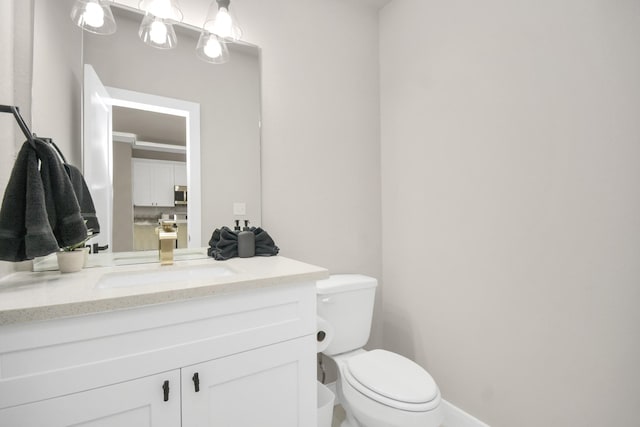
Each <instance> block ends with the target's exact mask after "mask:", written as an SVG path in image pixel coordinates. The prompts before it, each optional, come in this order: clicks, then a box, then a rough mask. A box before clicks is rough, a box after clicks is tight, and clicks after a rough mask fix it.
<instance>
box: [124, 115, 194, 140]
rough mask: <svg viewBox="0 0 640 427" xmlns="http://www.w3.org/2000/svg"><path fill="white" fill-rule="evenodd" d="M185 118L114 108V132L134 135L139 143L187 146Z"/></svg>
mask: <svg viewBox="0 0 640 427" xmlns="http://www.w3.org/2000/svg"><path fill="white" fill-rule="evenodd" d="M186 129H187V123H186V119H185V118H184V117H179V116H173V115H169V114H162V113H153V112H151V111H143V110H136V109H132V108H126V107H115V106H114V107H113V130H114V131H116V132H126V133H133V134H135V135H136V139H137V140H138V141H148V142H159V143H162V144H175V145H183V146H185V145H187V132H186Z"/></svg>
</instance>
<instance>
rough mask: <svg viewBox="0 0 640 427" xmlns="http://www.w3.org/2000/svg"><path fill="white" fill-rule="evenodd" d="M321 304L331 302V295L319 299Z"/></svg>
mask: <svg viewBox="0 0 640 427" xmlns="http://www.w3.org/2000/svg"><path fill="white" fill-rule="evenodd" d="M320 301H321V302H322V303H323V304H333V299H332V298H331V297H325V298H322V299H321V300H320Z"/></svg>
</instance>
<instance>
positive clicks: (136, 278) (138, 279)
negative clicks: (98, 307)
mask: <svg viewBox="0 0 640 427" xmlns="http://www.w3.org/2000/svg"><path fill="white" fill-rule="evenodd" d="M233 274H234V272H233V271H232V270H230V269H229V268H227V267H223V266H220V265H200V266H189V267H186V266H185V267H176V266H166V267H159V268H158V269H154V270H153V271H149V270H142V271H128V272H118V273H107V274H105V275H104V276H102V277H101V278H100V280H99V281H98V283H97V284H96V287H97V288H102V289H106V288H127V287H132V286H146V285H160V284H165V283H175V282H178V281H180V282H191V281H204V280H208V279H215V278H218V277H228V276H232V275H233Z"/></svg>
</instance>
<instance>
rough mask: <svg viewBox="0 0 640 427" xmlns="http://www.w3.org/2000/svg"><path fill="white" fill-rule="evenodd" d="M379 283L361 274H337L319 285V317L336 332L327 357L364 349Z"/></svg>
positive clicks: (317, 287) (318, 282)
mask: <svg viewBox="0 0 640 427" xmlns="http://www.w3.org/2000/svg"><path fill="white" fill-rule="evenodd" d="M377 285H378V281H377V280H376V279H375V278H373V277H368V276H364V275H361V274H335V275H331V276H329V278H328V279H325V280H319V281H317V282H316V289H317V306H318V316H320V317H321V318H323V319H324V320H326V321H327V322H328V323H329V324H330V326H331V327H332V329H333V331H332V332H333V333H332V335H333V337H332V338H331V341H330V344H329V346H328V347H327V348H326V349H325V350H324V351H323V353H324V354H326V355H328V356H333V355H336V354H341V353H345V352H347V351H351V350H356V349H359V348H362V347H363V346H364V345H365V344H366V343H367V341H368V340H369V334H370V333H371V319H372V317H373V304H374V302H375V297H376V286H377Z"/></svg>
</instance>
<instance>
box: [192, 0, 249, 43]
mask: <svg viewBox="0 0 640 427" xmlns="http://www.w3.org/2000/svg"><path fill="white" fill-rule="evenodd" d="M230 3H231V0H213V1H212V2H211V4H210V5H209V11H208V12H207V17H206V19H205V21H204V25H203V27H202V31H203V33H204V32H209V33H211V34H215V35H217V36H218V37H219V39H220V40H221V41H223V42H225V43H228V42H235V41H238V40H240V37H242V30H241V29H240V26H239V25H238V20H237V19H236V18H235V16H233V12H232V11H231V10H230V9H229V4H230Z"/></svg>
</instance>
